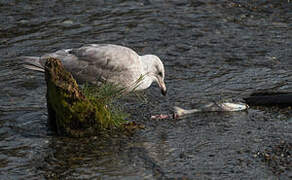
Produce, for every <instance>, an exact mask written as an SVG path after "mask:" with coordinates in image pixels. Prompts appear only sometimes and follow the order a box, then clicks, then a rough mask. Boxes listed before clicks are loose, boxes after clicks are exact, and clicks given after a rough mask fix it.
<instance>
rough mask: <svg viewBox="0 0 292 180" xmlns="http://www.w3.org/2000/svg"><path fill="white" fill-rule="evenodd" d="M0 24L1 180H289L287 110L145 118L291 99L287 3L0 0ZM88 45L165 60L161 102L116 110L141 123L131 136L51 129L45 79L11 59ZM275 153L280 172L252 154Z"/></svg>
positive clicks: (291, 140)
mask: <svg viewBox="0 0 292 180" xmlns="http://www.w3.org/2000/svg"><path fill="white" fill-rule="evenodd" d="M0 22H1V23H0V95H1V96H0V179H168V178H178V179H183V178H185V179H277V178H280V179H289V178H291V177H292V172H291V171H292V169H291V162H292V158H291V151H292V150H291V144H292V114H291V109H289V108H286V109H278V108H260V107H251V108H250V109H249V110H248V111H245V112H229V113H215V112H214V113H198V114H194V115H192V116H188V117H185V118H182V119H178V120H173V119H168V120H151V119H150V116H151V115H153V114H157V113H169V112H170V111H171V109H172V107H173V106H174V105H177V106H181V107H185V108H193V107H196V106H197V105H200V104H201V103H202V102H205V101H213V100H218V99H233V100H238V101H240V100H241V99H242V98H243V97H246V96H248V95H249V94H250V93H252V92H254V91H261V90H270V91H289V90H290V91H291V88H292V48H291V47H292V3H291V2H290V1H289V0H278V1H272V2H271V1H268V0H266V1H265V0H259V1H254V0H218V1H214V0H213V1H212V0H201V1H196V0H180V1H175V0H144V1H125V0H109V1H107V0H96V1H94V0H87V1H80V0H78V1H73V0H62V1H59V0H58V1H57V0H50V1H48V0H42V1H41V0H34V1H30V0H22V1H18V0H0ZM86 43H112V44H120V45H125V46H128V47H131V48H132V49H134V50H135V51H137V52H138V53H139V54H147V53H153V54H156V55H158V56H159V57H160V58H161V59H162V60H163V62H164V64H165V68H166V84H167V87H168V95H167V96H166V97H163V96H161V95H160V91H159V88H158V87H157V85H153V86H152V87H151V88H149V89H148V90H146V92H145V93H146V97H147V100H146V101H142V102H141V101H134V102H133V101H131V102H128V103H126V104H125V105H126V110H127V111H128V112H130V113H131V116H130V120H134V121H136V122H138V123H141V124H144V125H145V129H144V130H141V131H139V132H137V133H136V134H135V135H134V136H131V137H105V138H102V139H100V138H94V137H93V138H87V139H71V138H65V137H58V136H56V135H55V134H54V133H52V132H51V131H50V130H49V129H48V127H47V110H46V98H45V93H46V85H45V81H44V77H43V74H41V73H37V72H32V71H28V70H26V69H24V68H22V67H21V65H20V64H21V59H18V58H17V57H19V56H23V55H33V56H39V55H42V54H44V53H47V52H53V51H56V50H58V49H63V48H72V47H79V46H81V45H82V44H86ZM281 143H282V144H283V143H284V144H286V145H287V146H288V147H290V148H288V151H287V152H288V154H287V153H286V154H283V155H281V157H284V158H286V161H285V162H286V164H285V163H284V160H285V159H284V160H283V161H280V160H279V159H278V160H279V161H276V160H277V159H276V160H275V162H274V161H271V162H272V163H277V162H279V163H280V164H276V166H273V164H272V163H269V162H267V161H265V160H264V159H263V158H262V156H260V155H261V153H263V152H272V151H273V150H274V149H275V147H278V145H279V144H281ZM289 145H290V146H289ZM275 153H276V152H275ZM289 154H290V155H289ZM277 157H278V156H277ZM279 157H280V156H279ZM274 159H275V158H274Z"/></svg>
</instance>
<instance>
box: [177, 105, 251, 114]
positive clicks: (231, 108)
mask: <svg viewBox="0 0 292 180" xmlns="http://www.w3.org/2000/svg"><path fill="white" fill-rule="evenodd" d="M246 109H248V105H247V104H244V103H229V102H226V103H216V102H214V103H210V104H208V105H205V106H203V107H202V108H199V109H189V110H186V109H183V108H180V107H178V106H174V114H176V116H178V117H179V116H182V115H186V114H192V113H197V112H222V111H243V110H246ZM174 116H175V115H174Z"/></svg>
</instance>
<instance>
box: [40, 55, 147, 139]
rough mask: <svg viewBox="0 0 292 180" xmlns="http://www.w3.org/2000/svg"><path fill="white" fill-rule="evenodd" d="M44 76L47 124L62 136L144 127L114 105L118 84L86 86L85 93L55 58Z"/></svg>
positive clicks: (126, 131) (92, 134)
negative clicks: (127, 121)
mask: <svg viewBox="0 0 292 180" xmlns="http://www.w3.org/2000/svg"><path fill="white" fill-rule="evenodd" d="M45 78H46V83H47V107H48V124H49V126H50V127H51V128H52V129H53V130H55V131H56V132H57V133H58V134H59V135H65V136H71V137H85V136H95V135H100V134H104V133H105V132H110V133H112V130H113V129H116V130H117V129H118V130H119V131H117V132H125V133H126V134H129V132H130V133H132V132H134V131H135V130H136V129H141V128H143V126H141V125H139V124H136V123H135V122H131V123H126V121H125V118H126V117H127V114H125V113H123V112H122V111H120V109H117V108H116V107H114V106H112V102H113V100H114V99H115V97H117V96H120V94H121V91H120V90H119V89H117V88H116V87H115V86H112V85H105V86H101V87H99V88H95V89H90V88H89V89H84V88H83V91H84V94H85V95H84V94H83V93H82V92H81V90H80V89H79V87H78V84H77V83H76V81H75V79H74V78H73V76H72V75H71V73H69V72H67V71H66V70H65V69H64V67H63V65H62V63H61V61H60V60H58V59H55V58H49V59H48V60H47V61H46V64H45ZM92 91H93V92H94V93H93V92H92ZM109 130H110V131H109Z"/></svg>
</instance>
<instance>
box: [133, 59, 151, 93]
mask: <svg viewBox="0 0 292 180" xmlns="http://www.w3.org/2000/svg"><path fill="white" fill-rule="evenodd" d="M151 56H152V55H144V56H140V59H141V62H142V67H143V74H142V82H141V83H140V85H139V86H138V87H137V90H142V89H147V88H148V87H149V86H150V85H151V84H152V82H153V81H154V80H155V79H154V77H153V64H154V61H153V58H151Z"/></svg>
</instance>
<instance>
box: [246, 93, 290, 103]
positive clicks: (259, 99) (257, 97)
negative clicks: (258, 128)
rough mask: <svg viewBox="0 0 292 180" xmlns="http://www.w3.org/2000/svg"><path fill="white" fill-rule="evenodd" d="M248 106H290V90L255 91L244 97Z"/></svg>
mask: <svg viewBox="0 0 292 180" xmlns="http://www.w3.org/2000/svg"><path fill="white" fill-rule="evenodd" d="M244 100H245V102H246V103H247V104H248V105H249V106H282V107H287V106H292V93H291V92H256V93H253V94H251V95H250V96H249V97H247V98H244Z"/></svg>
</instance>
